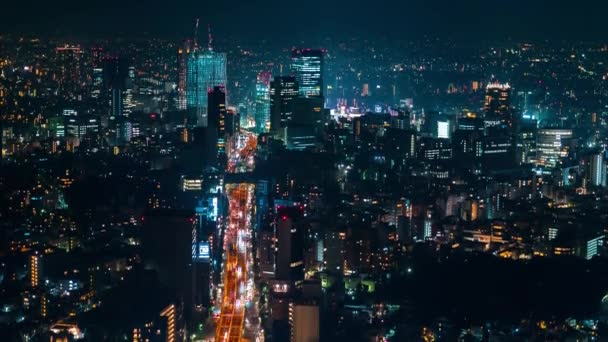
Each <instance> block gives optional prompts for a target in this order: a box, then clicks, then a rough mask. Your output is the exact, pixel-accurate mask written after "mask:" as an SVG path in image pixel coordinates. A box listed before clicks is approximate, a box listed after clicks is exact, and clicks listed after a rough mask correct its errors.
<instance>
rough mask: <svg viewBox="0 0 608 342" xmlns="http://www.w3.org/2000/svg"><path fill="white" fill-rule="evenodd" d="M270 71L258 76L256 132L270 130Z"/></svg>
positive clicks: (256, 88) (256, 86) (256, 85)
mask: <svg viewBox="0 0 608 342" xmlns="http://www.w3.org/2000/svg"><path fill="white" fill-rule="evenodd" d="M271 77H272V75H271V74H270V72H268V71H263V72H261V73H259V74H258V77H257V82H256V84H255V131H256V132H257V133H258V134H259V133H266V132H268V131H269V130H270V80H271Z"/></svg>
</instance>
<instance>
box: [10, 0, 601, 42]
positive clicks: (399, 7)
mask: <svg viewBox="0 0 608 342" xmlns="http://www.w3.org/2000/svg"><path fill="white" fill-rule="evenodd" d="M564 3H565V1H559V2H551V1H540V0H528V1H524V0H498V1H497V0H485V1H482V0H466V1H448V0H401V1H397V0H376V1H371V0H365V1H363V0H350V1H344V0H337V1H334V0H306V1H287V0H283V1H278V0H267V1H256V0H232V1H225V0H219V1H213V2H212V1H206V0H199V1H194V0H174V1H169V0H146V1H142V0H139V1H134V0H106V1H100V0H90V1H83V0H57V1H48V0H33V1H5V2H4V3H3V6H2V10H1V11H0V30H2V32H7V31H8V32H19V33H41V32H45V33H50V34H64V35H65V34H71V35H84V36H86V35H110V34H115V33H125V34H127V35H140V34H141V33H142V32H150V33H153V34H155V35H161V36H168V37H181V36H184V35H187V34H190V32H191V30H192V26H193V24H192V23H193V21H194V18H195V17H197V16H198V17H200V18H201V21H202V23H207V22H210V23H211V24H212V25H213V26H214V28H215V30H216V31H220V32H225V33H227V34H235V35H252V36H254V37H263V38H265V39H273V38H285V37H306V36H311V35H318V36H322V35H324V34H326V33H329V34H330V35H336V36H353V35H370V36H372V37H373V36H377V35H378V34H381V35H386V36H389V37H403V38H415V37H421V36H423V35H424V34H433V35H437V36H440V37H456V38H464V39H472V40H475V39H489V40H494V39H496V38H498V39H504V38H515V39H518V38H524V39H538V38H542V39H544V38H548V39H561V38H567V39H573V38H574V39H589V40H597V39H600V40H606V38H607V37H608V28H607V27H608V25H606V23H605V20H604V16H605V13H606V12H607V11H608V3H607V2H606V1H601V0H579V1H568V3H567V4H564ZM558 4H559V5H558Z"/></svg>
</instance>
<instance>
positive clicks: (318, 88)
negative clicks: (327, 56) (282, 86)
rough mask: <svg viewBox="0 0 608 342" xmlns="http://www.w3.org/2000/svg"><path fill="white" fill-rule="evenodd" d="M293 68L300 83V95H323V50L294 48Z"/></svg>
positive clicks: (292, 53) (292, 56) (292, 55)
mask: <svg viewBox="0 0 608 342" xmlns="http://www.w3.org/2000/svg"><path fill="white" fill-rule="evenodd" d="M291 69H292V72H293V74H294V76H295V78H296V81H298V84H299V85H300V88H299V91H298V95H299V96H301V97H323V50H318V49H316V50H315V49H294V50H292V52H291Z"/></svg>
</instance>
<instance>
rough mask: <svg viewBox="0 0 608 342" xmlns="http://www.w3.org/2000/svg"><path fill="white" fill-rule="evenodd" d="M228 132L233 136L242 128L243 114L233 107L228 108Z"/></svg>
mask: <svg viewBox="0 0 608 342" xmlns="http://www.w3.org/2000/svg"><path fill="white" fill-rule="evenodd" d="M224 121H225V126H226V134H227V135H229V136H233V135H235V134H237V133H238V132H239V131H240V130H241V116H240V115H239V113H237V112H236V111H234V109H232V108H228V109H227V110H226V119H225V120H224Z"/></svg>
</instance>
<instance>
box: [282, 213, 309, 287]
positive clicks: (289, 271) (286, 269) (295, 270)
mask: <svg viewBox="0 0 608 342" xmlns="http://www.w3.org/2000/svg"><path fill="white" fill-rule="evenodd" d="M300 216H301V212H300V210H299V208H297V207H282V208H280V209H279V210H277V217H276V221H275V237H276V240H277V256H276V259H275V260H276V267H275V277H276V278H277V279H279V280H285V281H288V282H289V283H290V286H296V287H298V286H300V285H301V284H302V282H303V281H304V232H303V230H302V227H301V226H300V225H298V224H297V221H298V218H299V217H300Z"/></svg>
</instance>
